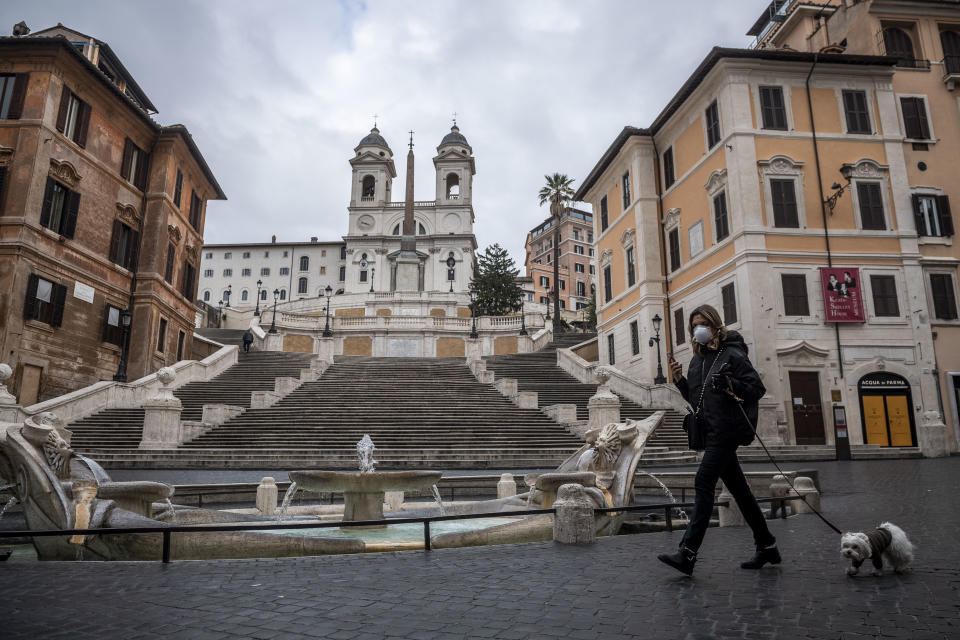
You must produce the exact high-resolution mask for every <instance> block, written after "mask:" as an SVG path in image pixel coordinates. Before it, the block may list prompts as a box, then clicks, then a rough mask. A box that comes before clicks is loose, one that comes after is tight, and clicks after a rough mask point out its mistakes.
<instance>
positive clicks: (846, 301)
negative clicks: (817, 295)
mask: <svg viewBox="0 0 960 640" xmlns="http://www.w3.org/2000/svg"><path fill="white" fill-rule="evenodd" d="M820 286H821V288H822V290H823V307H824V313H825V319H826V321H827V322H866V316H865V315H864V313H863V290H862V289H861V288H860V270H859V269H857V268H856V267H840V268H838V269H831V268H827V267H820Z"/></svg>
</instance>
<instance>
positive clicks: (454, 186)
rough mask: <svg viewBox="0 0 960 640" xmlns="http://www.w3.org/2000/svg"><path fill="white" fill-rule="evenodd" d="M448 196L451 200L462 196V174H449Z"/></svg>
mask: <svg viewBox="0 0 960 640" xmlns="http://www.w3.org/2000/svg"><path fill="white" fill-rule="evenodd" d="M447 198H448V199H450V200H457V199H459V198H460V176H458V175H457V174H455V173H448V174H447Z"/></svg>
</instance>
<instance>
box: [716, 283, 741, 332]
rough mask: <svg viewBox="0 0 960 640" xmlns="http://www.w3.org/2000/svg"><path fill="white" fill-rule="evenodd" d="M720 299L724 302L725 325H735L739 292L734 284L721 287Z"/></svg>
mask: <svg viewBox="0 0 960 640" xmlns="http://www.w3.org/2000/svg"><path fill="white" fill-rule="evenodd" d="M720 298H721V299H722V301H723V323H724V324H734V323H735V322H736V321H737V292H736V288H735V287H734V283H732V282H731V283H730V284H727V285H724V286H722V287H720Z"/></svg>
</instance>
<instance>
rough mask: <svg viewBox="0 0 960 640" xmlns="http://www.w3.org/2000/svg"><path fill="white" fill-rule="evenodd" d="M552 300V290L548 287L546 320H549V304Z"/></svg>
mask: <svg viewBox="0 0 960 640" xmlns="http://www.w3.org/2000/svg"><path fill="white" fill-rule="evenodd" d="M552 300H553V292H552V291H551V290H550V289H547V318H546V319H547V321H548V322H549V321H550V304H551V302H552Z"/></svg>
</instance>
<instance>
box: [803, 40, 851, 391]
mask: <svg viewBox="0 0 960 640" xmlns="http://www.w3.org/2000/svg"><path fill="white" fill-rule="evenodd" d="M818 57H819V54H817V53H814V54H813V64H812V65H810V71H809V72H808V73H807V82H806V88H807V112H808V113H809V114H810V133H811V134H812V135H813V158H814V164H816V165H817V189H818V191H817V194H818V197H819V200H820V215H821V216H822V217H823V241H824V243H825V244H826V248H827V266H828V267H832V266H833V255H832V254H831V252H830V232H829V231H828V230H827V204H826V202H825V201H824V199H823V174H822V173H821V170H820V148H819V145H818V144H817V125H816V122H815V121H814V117H813V100H812V99H811V98H810V77H811V76H812V75H813V69H814V68H815V67H816V66H817V58H818ZM833 330H834V333H835V335H836V337H837V366H838V367H839V371H840V378H841V379H842V378H843V351H842V348H841V346H840V323H838V322H834V323H833Z"/></svg>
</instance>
